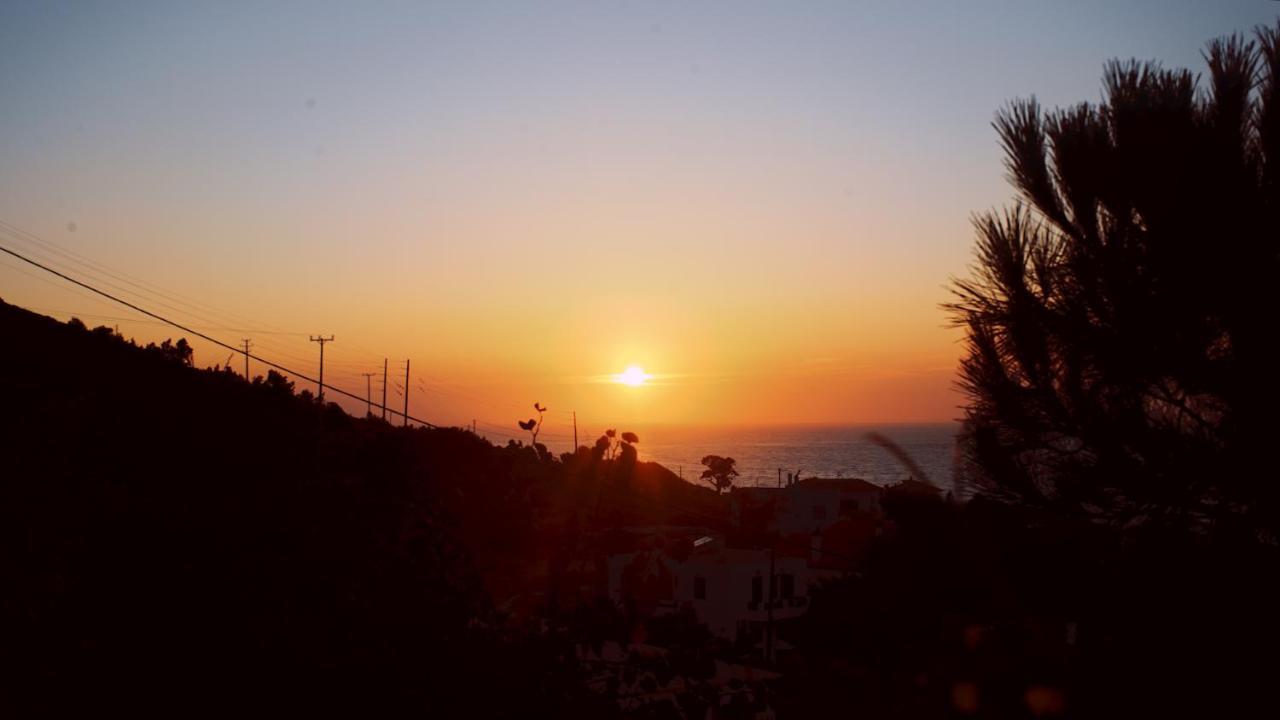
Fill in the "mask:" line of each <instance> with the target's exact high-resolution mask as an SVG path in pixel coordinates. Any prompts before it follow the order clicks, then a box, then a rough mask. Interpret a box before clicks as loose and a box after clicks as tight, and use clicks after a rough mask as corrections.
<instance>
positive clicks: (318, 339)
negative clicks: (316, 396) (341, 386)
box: [310, 335, 333, 402]
mask: <svg viewBox="0 0 1280 720" xmlns="http://www.w3.org/2000/svg"><path fill="white" fill-rule="evenodd" d="M310 337H311V342H317V343H320V402H324V344H325V343H331V342H333V336H332V335H330V336H329V337H323V336H319V335H312V336H310Z"/></svg>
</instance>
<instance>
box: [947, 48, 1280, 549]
mask: <svg viewBox="0 0 1280 720" xmlns="http://www.w3.org/2000/svg"><path fill="white" fill-rule="evenodd" d="M1278 41H1280V29H1275V28H1261V29H1259V30H1258V31H1257V40H1256V42H1247V41H1245V40H1244V39H1243V38H1241V37H1238V36H1237V37H1231V38H1227V39H1222V40H1218V41H1215V42H1212V43H1210V44H1209V46H1208V48H1207V50H1206V52H1205V55H1204V56H1205V59H1206V61H1207V63H1208V66H1209V75H1208V83H1207V87H1203V88H1201V87H1199V86H1198V79H1197V77H1196V76H1195V75H1193V74H1191V73H1190V72H1188V71H1171V70H1164V69H1162V68H1161V67H1160V66H1159V65H1157V64H1154V63H1139V62H1137V61H1128V62H1119V61H1115V62H1112V63H1110V64H1108V65H1107V67H1106V70H1105V73H1104V78H1103V85H1104V90H1105V96H1104V100H1103V102H1102V104H1100V105H1091V104H1088V103H1083V104H1080V105H1077V106H1075V107H1071V108H1068V109H1063V110H1055V111H1052V112H1044V111H1042V110H1041V108H1040V106H1039V105H1038V104H1037V103H1036V101H1035V100H1034V99H1029V100H1021V101H1016V102H1013V103H1012V104H1010V105H1009V106H1008V107H1007V108H1005V109H1004V110H1002V111H1001V112H1000V113H998V115H997V119H996V121H995V123H994V125H995V128H996V131H997V132H998V134H999V136H1000V140H1001V144H1002V146H1003V148H1004V152H1005V156H1006V166H1007V167H1008V171H1009V179H1010V182H1011V183H1012V184H1013V185H1014V187H1015V188H1016V189H1017V190H1018V193H1019V195H1020V200H1019V202H1018V203H1017V204H1016V205H1015V206H1014V207H1013V208H1012V209H1009V210H1006V211H1004V212H999V213H996V212H993V213H987V214H984V215H981V216H979V217H978V218H976V220H975V225H976V228H977V233H978V241H977V261H976V264H975V266H974V268H973V270H972V273H971V275H970V276H969V277H968V278H967V279H962V280H956V281H955V283H954V292H955V294H956V300H955V302H954V303H952V304H950V305H948V308H949V310H950V312H951V313H952V317H953V319H954V321H955V322H956V324H957V325H959V326H962V327H964V328H965V329H966V331H967V355H966V357H965V358H964V360H963V361H962V364H961V380H960V385H961V387H962V389H963V390H964V392H965V393H966V395H967V397H968V403H967V407H966V408H965V415H966V425H965V427H966V429H965V432H964V433H963V438H962V440H963V448H964V454H963V457H962V459H961V464H962V465H964V467H963V468H961V469H962V471H963V473H964V475H965V476H966V477H967V478H969V479H971V480H972V481H973V483H974V484H975V485H976V487H977V489H979V490H981V491H982V492H984V493H987V494H990V495H995V496H999V497H1003V498H1005V499H1008V500H1011V501H1015V502H1018V503H1023V504H1028V505H1036V506H1042V507H1047V506H1052V507H1055V508H1058V509H1059V510H1070V511H1073V512H1080V513H1084V514H1087V515H1091V516H1095V517H1101V518H1105V519H1108V520H1111V521H1113V522H1124V521H1126V520H1129V519H1133V518H1139V517H1144V518H1163V519H1165V520H1168V521H1178V522H1188V521H1194V520H1198V519H1204V518H1208V519H1210V520H1218V521H1221V520H1224V519H1226V518H1231V517H1235V518H1240V517H1244V516H1246V515H1247V516H1248V517H1249V518H1250V520H1251V527H1252V529H1253V530H1254V531H1257V530H1258V529H1260V528H1263V527H1270V528H1275V527H1276V522H1275V520H1276V511H1277V508H1278V507H1280V503H1277V499H1278V498H1280V495H1278V489H1277V484H1276V483H1275V482H1274V481H1272V480H1271V479H1270V478H1267V477H1262V476H1259V475H1258V474H1257V473H1258V471H1259V469H1260V468H1265V467H1268V466H1270V465H1271V464H1272V461H1273V452H1272V447H1273V445H1274V443H1275V440H1276V438H1277V433H1278V432H1280V423H1278V420H1277V417H1278V415H1277V409H1278V408H1280V402H1278V401H1280V377H1278V376H1277V368H1280V353H1278V352H1277V342H1276V324H1275V323H1276V317H1277V311H1278V310H1280V295H1277V294H1276V291H1275V288H1276V287H1277V286H1278V285H1280V271H1278V268H1280V263H1278V258H1280V224H1278V223H1277V199H1278V197H1277V196H1278V193H1280V52H1277V44H1278ZM1271 474H1274V471H1271Z"/></svg>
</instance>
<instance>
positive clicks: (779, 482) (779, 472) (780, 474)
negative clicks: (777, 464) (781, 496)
mask: <svg viewBox="0 0 1280 720" xmlns="http://www.w3.org/2000/svg"><path fill="white" fill-rule="evenodd" d="M778 487H782V468H778Z"/></svg>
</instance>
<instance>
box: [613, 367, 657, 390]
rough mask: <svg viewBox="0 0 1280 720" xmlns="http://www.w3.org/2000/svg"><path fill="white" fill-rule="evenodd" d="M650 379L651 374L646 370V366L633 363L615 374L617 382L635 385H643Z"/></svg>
mask: <svg viewBox="0 0 1280 720" xmlns="http://www.w3.org/2000/svg"><path fill="white" fill-rule="evenodd" d="M648 379H649V374H648V373H646V372H645V371H644V368H642V367H639V366H636V365H632V366H630V367H628V368H627V369H626V370H623V371H622V372H620V373H618V374H617V375H616V376H614V380H615V381H616V382H618V383H621V384H623V385H631V386H633V387H634V386H637V385H643V384H644V383H645V381H646V380H648Z"/></svg>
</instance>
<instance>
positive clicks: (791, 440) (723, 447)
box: [639, 423, 959, 488]
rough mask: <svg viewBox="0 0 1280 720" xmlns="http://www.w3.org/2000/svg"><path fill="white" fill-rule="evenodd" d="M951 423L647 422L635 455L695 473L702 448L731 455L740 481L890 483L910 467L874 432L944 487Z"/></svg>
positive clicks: (952, 439) (951, 439)
mask: <svg viewBox="0 0 1280 720" xmlns="http://www.w3.org/2000/svg"><path fill="white" fill-rule="evenodd" d="M958 429H959V426H958V425H957V424H955V423H937V424H921V425H849V426H838V427H832V426H826V427H795V426H789V427H777V428H768V427H763V428H749V429H717V428H673V427H657V428H650V429H648V430H647V431H646V432H644V433H641V434H640V448H639V449H640V459H641V460H652V461H654V462H659V463H662V464H663V465H665V466H667V467H668V468H670V469H671V470H672V472H681V470H682V468H683V475H684V478H685V479H686V480H691V481H693V480H696V479H697V477H698V475H699V474H701V472H702V469H703V468H702V465H701V464H700V461H701V460H702V458H703V456H705V455H728V456H731V457H733V458H734V459H736V460H737V461H738V471H739V472H740V473H742V475H741V477H739V478H738V484H740V485H775V484H777V482H778V468H782V473H783V477H784V478H785V477H786V474H787V473H788V472H795V471H797V470H799V471H800V472H801V473H802V475H803V476H804V477H812V476H818V477H860V478H864V479H866V480H869V481H871V482H874V483H879V484H887V483H891V482H895V481H898V480H901V479H903V478H904V477H906V476H907V471H906V469H905V468H903V467H902V465H901V464H900V463H899V462H898V461H897V460H895V459H894V458H893V456H892V455H890V454H889V453H887V452H885V451H884V450H883V449H881V448H880V447H879V446H877V445H875V444H873V443H871V442H870V441H868V440H867V438H866V436H867V433H869V432H873V431H874V432H879V433H880V434H882V435H884V436H886V437H888V438H889V439H891V440H893V441H894V442H896V443H898V444H899V445H900V446H901V447H902V449H903V450H905V451H906V452H907V453H908V454H909V455H911V457H912V458H914V459H915V461H916V463H917V464H919V465H920V467H921V468H922V469H923V470H924V471H925V472H927V473H928V474H929V479H931V480H933V481H934V482H935V483H937V484H938V485H940V486H942V487H946V488H950V487H951V462H952V455H953V453H954V448H955V434H956V431H957V430H958Z"/></svg>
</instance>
